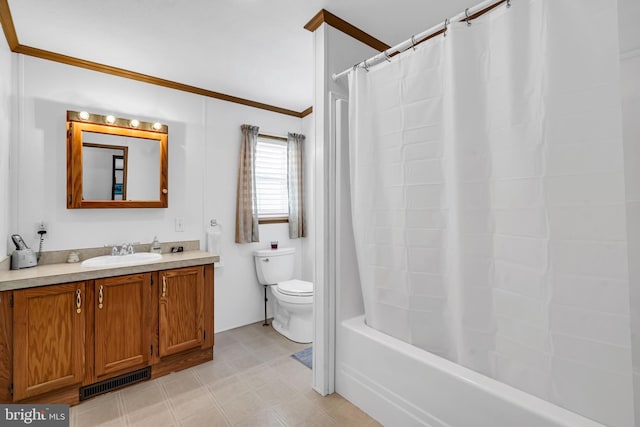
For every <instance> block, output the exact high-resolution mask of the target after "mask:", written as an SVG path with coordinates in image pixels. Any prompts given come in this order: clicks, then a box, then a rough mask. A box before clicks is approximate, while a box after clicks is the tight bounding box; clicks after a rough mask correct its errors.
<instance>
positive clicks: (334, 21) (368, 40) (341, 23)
mask: <svg viewBox="0 0 640 427" xmlns="http://www.w3.org/2000/svg"><path fill="white" fill-rule="evenodd" d="M323 23H326V24H329V25H331V26H332V27H333V28H335V29H336V30H340V31H342V32H343V33H345V34H346V35H348V36H351V37H353V38H354V39H356V40H358V41H360V42H362V43H364V44H366V45H367V46H370V47H372V48H374V49H376V50H378V51H380V52H382V51H385V50H387V49H389V48H391V46H389V45H388V44H386V43H384V42H382V41H380V40H378V39H377V38H375V37H373V36H372V35H370V34H367V33H365V32H364V31H362V30H361V29H360V28H358V27H356V26H354V25H352V24H350V23H348V22H347V21H345V20H344V19H342V18H339V17H337V16H336V15H334V14H333V13H331V12H329V11H328V10H326V9H322V10H320V12H318V13H316V14H315V15H314V17H313V18H311V20H310V21H309V22H307V24H306V25H305V26H304V28H305V30H309V31H311V32H314V31H315V30H317V29H318V28H319V27H320V25H322V24H323Z"/></svg>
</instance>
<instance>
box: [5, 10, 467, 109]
mask: <svg viewBox="0 0 640 427" xmlns="http://www.w3.org/2000/svg"><path fill="white" fill-rule="evenodd" d="M469 1H472V2H473V0H446V1H442V0H108V1H98V0H9V6H10V8H11V14H12V17H13V21H14V25H15V27H16V33H17V34H18V39H19V41H20V44H22V45H26V46H32V47H37V48H40V49H45V50H50V51H53V52H57V53H62V54H65V55H69V56H73V57H77V58H81V59H86V60H89V61H94V62H98V63H102V64H107V65H111V66H114V67H120V68H124V69H127V70H132V71H136V72H139V73H143V74H149V75H152V76H154V77H161V78H164V79H168V80H173V81H177V82H180V83H185V84H189V85H193V86H197V87H200V88H204V89H208V90H213V91H217V92H222V93H225V94H228V95H233V96H238V97H241V98H247V99H250V100H253V101H258V102H263V103H266V104H271V105H275V106H278V107H282V108H287V109H291V110H295V111H302V110H304V109H306V108H308V107H309V106H311V105H312V103H313V82H312V79H313V37H312V33H311V32H309V31H307V30H305V29H304V28H303V27H304V25H305V24H306V23H307V22H308V21H309V20H310V19H311V18H312V17H313V16H314V15H315V14H316V13H317V12H318V11H319V10H321V9H323V8H324V9H326V10H328V11H329V12H331V13H333V14H334V15H337V16H338V17H340V18H342V19H344V20H346V21H347V22H349V23H351V24H353V25H355V26H356V27H358V28H360V29H362V30H363V31H365V32H367V33H369V34H371V35H373V36H374V37H376V38H377V39H379V40H381V41H383V42H385V43H387V44H389V45H394V44H396V43H399V42H401V41H403V40H405V39H407V38H409V37H411V35H412V34H415V33H418V32H420V31H423V30H425V29H427V28H429V27H431V26H432V25H435V24H436V23H438V22H440V21H442V20H444V18H445V17H449V16H451V15H455V14H456V13H458V12H459V11H460V10H463V9H464V8H465V7H467V6H469ZM363 59H364V58H363Z"/></svg>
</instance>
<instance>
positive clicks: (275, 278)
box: [253, 248, 296, 285]
mask: <svg viewBox="0 0 640 427" xmlns="http://www.w3.org/2000/svg"><path fill="white" fill-rule="evenodd" d="M295 255H296V250H295V249H294V248H279V249H263V250H259V251H255V252H254V253H253V256H254V259H255V263H256V274H257V275H258V282H260V284H261V285H275V284H276V283H280V282H284V281H285V280H289V279H293V273H294V271H295V259H296V256H295Z"/></svg>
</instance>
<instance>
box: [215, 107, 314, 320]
mask: <svg viewBox="0 0 640 427" xmlns="http://www.w3.org/2000/svg"><path fill="white" fill-rule="evenodd" d="M248 110H250V112H248ZM203 120H204V123H205V133H206V134H207V145H206V149H205V157H204V158H203V159H204V162H203V165H202V170H203V173H204V180H205V182H206V183H207V184H206V186H205V188H204V191H205V193H204V194H203V196H202V199H203V200H204V206H203V209H204V214H203V226H206V225H207V224H208V223H209V221H210V220H211V219H215V220H217V221H218V224H220V226H221V227H222V242H221V247H222V249H221V252H222V257H223V263H224V267H222V268H218V269H216V295H215V298H216V300H215V313H216V331H220V330H226V329H229V328H233V327H236V326H241V325H244V324H247V323H250V322H255V321H258V320H260V319H262V318H263V317H264V291H263V288H262V286H260V285H259V284H258V282H257V279H256V277H255V276H256V275H255V268H254V261H253V251H254V250H256V249H265V248H267V247H268V246H269V242H270V241H271V240H278V241H279V245H280V247H294V248H296V255H297V260H298V262H297V264H296V265H297V266H298V270H297V271H296V277H300V275H301V273H300V253H301V239H295V240H290V239H289V237H288V236H289V226H288V224H272V225H261V226H260V243H250V244H242V245H239V244H236V243H235V242H234V240H235V212H236V184H237V176H238V174H237V170H238V157H239V154H240V125H242V124H243V123H247V124H252V125H256V126H259V127H260V132H261V133H265V134H268V135H281V136H286V134H287V132H301V129H302V128H301V125H302V121H301V120H300V119H298V118H295V117H291V116H284V115H281V114H274V113H270V112H268V111H264V110H258V109H253V108H252V109H249V108H247V107H243V106H241V105H238V104H232V103H228V102H222V101H218V100H214V99H207V100H206V104H205V111H204V114H203ZM269 298H270V300H271V296H269ZM270 302H271V301H270ZM270 305H271V304H270ZM240 307H242V309H241V310H240V309H239V308H240Z"/></svg>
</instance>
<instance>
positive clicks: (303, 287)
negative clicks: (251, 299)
mask: <svg viewBox="0 0 640 427" xmlns="http://www.w3.org/2000/svg"><path fill="white" fill-rule="evenodd" d="M295 255H296V250H295V249H294V248H279V249H263V250H259V251H255V252H254V259H255V264H256V274H257V276H258V281H259V282H260V284H261V285H267V286H269V288H270V289H271V294H272V295H273V297H274V299H275V303H274V315H273V321H272V322H271V325H272V326H273V329H275V330H276V331H277V332H279V333H280V334H281V335H284V336H285V337H287V338H289V339H290V340H291V341H295V342H299V343H310V342H312V341H313V318H312V316H313V283H311V282H306V281H304V280H298V279H294V278H293V275H294V274H293V273H294V269H295Z"/></svg>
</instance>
